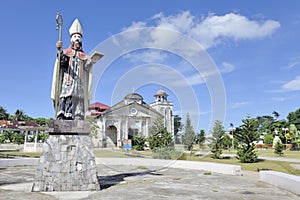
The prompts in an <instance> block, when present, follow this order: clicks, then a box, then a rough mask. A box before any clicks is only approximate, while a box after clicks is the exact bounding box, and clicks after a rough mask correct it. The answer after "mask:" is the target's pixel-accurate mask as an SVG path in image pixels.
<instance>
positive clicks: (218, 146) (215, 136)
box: [210, 120, 225, 159]
mask: <svg viewBox="0 0 300 200" xmlns="http://www.w3.org/2000/svg"><path fill="white" fill-rule="evenodd" d="M211 134H212V138H211V139H212V142H211V144H210V148H211V149H210V151H211V152H212V158H214V159H216V158H217V159H219V158H220V157H221V154H222V148H223V137H224V136H225V130H224V126H223V125H222V121H220V120H216V121H215V124H214V126H213V130H212V132H211Z"/></svg>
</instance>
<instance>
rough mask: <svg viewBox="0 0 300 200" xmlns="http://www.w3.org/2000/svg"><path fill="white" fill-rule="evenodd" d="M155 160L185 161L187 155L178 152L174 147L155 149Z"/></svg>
mask: <svg viewBox="0 0 300 200" xmlns="http://www.w3.org/2000/svg"><path fill="white" fill-rule="evenodd" d="M153 158H155V159H175V160H177V159H181V160H183V159H184V158H185V160H186V155H183V154H182V152H179V151H176V150H175V149H174V148H173V147H164V148H155V149H153Z"/></svg>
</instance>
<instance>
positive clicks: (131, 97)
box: [124, 93, 143, 101]
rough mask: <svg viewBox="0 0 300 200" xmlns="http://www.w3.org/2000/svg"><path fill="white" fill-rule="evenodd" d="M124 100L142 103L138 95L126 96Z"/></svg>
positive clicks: (141, 98)
mask: <svg viewBox="0 0 300 200" xmlns="http://www.w3.org/2000/svg"><path fill="white" fill-rule="evenodd" d="M124 99H126V100H136V101H143V97H142V96H141V95H139V94H138V93H131V94H127V95H126V96H125V98H124Z"/></svg>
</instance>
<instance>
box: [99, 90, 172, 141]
mask: <svg viewBox="0 0 300 200" xmlns="http://www.w3.org/2000/svg"><path fill="white" fill-rule="evenodd" d="M167 96H168V95H167V93H166V92H165V91H163V90H162V89H160V90H159V91H158V92H157V93H156V94H155V95H154V97H155V102H153V103H151V104H150V105H148V104H147V103H146V102H144V99H143V97H142V96H141V95H140V94H137V93H131V94H128V95H126V96H125V97H124V99H123V100H122V101H120V102H119V103H117V104H115V105H113V106H112V107H109V108H108V109H106V110H104V111H103V112H101V111H100V112H99V113H98V114H99V115H98V116H97V117H96V123H97V125H98V127H99V131H98V135H97V137H96V138H95V139H94V145H95V146H96V147H122V146H123V145H124V143H127V142H128V140H132V138H133V137H134V136H136V135H137V134H138V133H141V134H143V135H144V136H145V137H149V136H150V132H149V129H150V127H151V126H152V125H153V122H154V120H156V119H157V118H158V117H162V118H163V119H164V123H165V127H166V128H167V130H168V131H169V132H171V133H174V125H173V121H174V120H173V116H172V112H173V103H172V102H169V101H167ZM132 145H134V144H132Z"/></svg>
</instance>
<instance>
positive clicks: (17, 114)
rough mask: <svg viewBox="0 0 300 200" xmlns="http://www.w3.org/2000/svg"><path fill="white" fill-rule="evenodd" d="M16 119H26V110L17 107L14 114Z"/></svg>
mask: <svg viewBox="0 0 300 200" xmlns="http://www.w3.org/2000/svg"><path fill="white" fill-rule="evenodd" d="M13 119H14V120H17V121H24V120H25V119H26V115H25V112H24V111H23V110H19V109H17V110H16V112H15V113H14V116H13Z"/></svg>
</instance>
